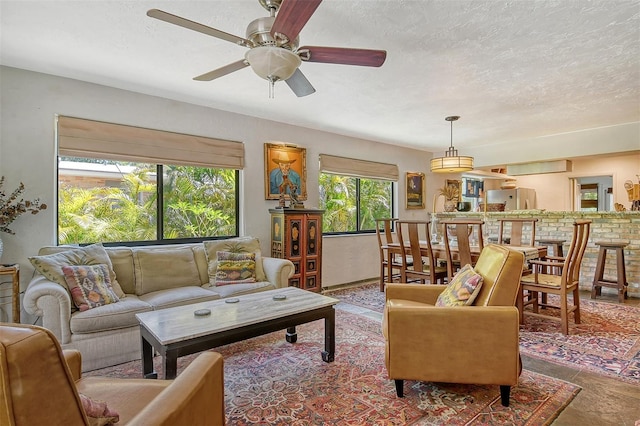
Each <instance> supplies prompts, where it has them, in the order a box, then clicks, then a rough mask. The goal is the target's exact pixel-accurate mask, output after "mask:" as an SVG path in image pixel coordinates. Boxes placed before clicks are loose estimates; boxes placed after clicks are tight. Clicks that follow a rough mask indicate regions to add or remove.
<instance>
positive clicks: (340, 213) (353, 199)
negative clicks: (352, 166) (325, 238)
mask: <svg viewBox="0 0 640 426" xmlns="http://www.w3.org/2000/svg"><path fill="white" fill-rule="evenodd" d="M319 184H320V185H319V186H320V207H321V208H322V209H324V210H325V213H324V216H323V231H324V232H359V231H371V230H375V219H376V218H382V217H391V216H392V212H393V186H392V185H393V184H392V183H391V182H389V181H384V180H376V179H361V178H354V177H348V176H339V175H333V174H328V173H321V174H320V182H319Z"/></svg>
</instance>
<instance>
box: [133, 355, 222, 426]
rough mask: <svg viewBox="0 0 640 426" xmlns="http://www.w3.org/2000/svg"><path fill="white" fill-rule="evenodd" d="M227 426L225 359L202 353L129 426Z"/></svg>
mask: <svg viewBox="0 0 640 426" xmlns="http://www.w3.org/2000/svg"><path fill="white" fill-rule="evenodd" d="M224 423H225V413H224V372H223V360H222V355H220V354H219V353H216V352H203V353H202V354H200V355H198V357H197V358H196V359H195V360H193V362H192V363H191V364H189V366H188V367H187V368H185V370H184V371H183V372H182V373H180V375H179V376H178V377H177V378H176V379H175V380H174V381H173V383H171V385H170V386H168V387H167V388H166V389H165V390H163V391H162V392H161V393H160V394H159V395H158V396H157V397H156V398H154V400H153V401H152V402H151V403H150V404H149V405H147V406H146V407H145V408H144V409H143V410H142V411H140V413H138V414H137V415H136V416H135V417H134V418H133V419H131V422H130V423H128V424H130V425H141V426H145V425H165V426H169V425H171V426H174V425H196V424H201V425H212V426H222V425H224Z"/></svg>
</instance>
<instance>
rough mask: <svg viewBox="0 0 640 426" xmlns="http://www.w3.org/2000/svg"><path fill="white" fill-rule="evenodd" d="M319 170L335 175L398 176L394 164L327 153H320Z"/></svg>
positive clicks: (382, 177)
mask: <svg viewBox="0 0 640 426" xmlns="http://www.w3.org/2000/svg"><path fill="white" fill-rule="evenodd" d="M320 171H321V172H325V173H334V174H337V175H345V176H355V177H361V178H369V179H384V180H392V181H397V180H398V176H399V172H398V166H397V165H396V164H388V163H378V162H375V161H367V160H356V159H354V158H345V157H336V156H335V155H327V154H320Z"/></svg>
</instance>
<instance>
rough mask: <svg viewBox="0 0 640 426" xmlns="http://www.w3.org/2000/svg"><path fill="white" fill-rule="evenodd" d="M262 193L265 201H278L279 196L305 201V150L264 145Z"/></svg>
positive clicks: (277, 145)
mask: <svg viewBox="0 0 640 426" xmlns="http://www.w3.org/2000/svg"><path fill="white" fill-rule="evenodd" d="M264 173H265V177H264V193H265V199H266V200H278V199H280V194H284V196H285V198H286V199H291V191H295V192H294V193H295V194H297V198H298V200H306V199H307V150H306V149H304V148H300V147H297V146H291V145H283V144H272V143H265V144H264Z"/></svg>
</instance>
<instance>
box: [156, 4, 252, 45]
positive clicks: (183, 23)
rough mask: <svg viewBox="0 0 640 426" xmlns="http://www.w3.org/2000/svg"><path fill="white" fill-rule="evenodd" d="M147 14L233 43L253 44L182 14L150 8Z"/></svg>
mask: <svg viewBox="0 0 640 426" xmlns="http://www.w3.org/2000/svg"><path fill="white" fill-rule="evenodd" d="M147 16H150V17H152V18H156V19H159V20H161V21H164V22H168V23H170V24H173V25H178V26H180V27H184V28H187V29H190V30H193V31H198V32H200V33H203V34H206V35H210V36H213V37H216V38H219V39H222V40H226V41H230V42H231V43H235V44H239V45H241V46H246V47H250V46H251V42H250V41H249V40H247V39H244V38H242V37H238V36H235V35H233V34H229V33H225V32H224V31H220V30H216V29H215V28H211V27H208V26H206V25H203V24H199V23H197V22H194V21H190V20H188V19H185V18H181V17H180V16H176V15H172V14H170V13H167V12H164V11H162V10H158V9H150V10H148V11H147Z"/></svg>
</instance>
